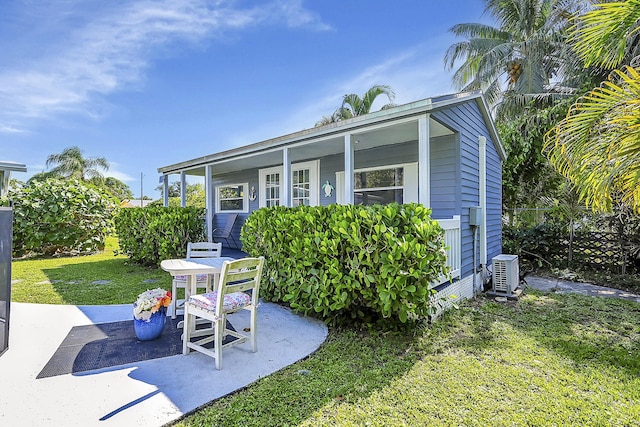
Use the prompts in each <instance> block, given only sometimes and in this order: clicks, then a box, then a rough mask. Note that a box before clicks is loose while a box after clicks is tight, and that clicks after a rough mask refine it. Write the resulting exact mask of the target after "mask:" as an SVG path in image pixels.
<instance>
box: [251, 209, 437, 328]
mask: <svg viewBox="0 0 640 427" xmlns="http://www.w3.org/2000/svg"><path fill="white" fill-rule="evenodd" d="M430 214H431V211H430V210H428V209H427V208H425V207H424V206H422V205H418V204H407V205H398V204H391V205H386V206H379V205H378V206H352V205H349V206H342V205H330V206H326V207H325V206H320V207H307V206H300V207H297V208H284V207H274V208H264V209H260V210H257V211H255V212H253V213H252V214H251V215H250V216H249V218H248V219H247V220H246V221H245V223H244V226H243V228H242V233H241V241H242V244H243V250H244V251H245V252H247V253H248V254H250V255H252V256H260V255H264V256H265V258H266V260H267V262H266V266H265V277H264V280H263V283H262V284H261V291H260V293H261V296H263V297H264V298H265V299H269V300H272V301H277V302H285V303H289V304H290V305H291V308H293V309H295V310H297V311H300V312H302V313H304V314H314V315H316V316H318V317H321V318H323V319H325V320H326V321H328V322H331V321H332V320H333V319H338V318H344V317H345V316H346V317H348V318H351V319H360V320H363V321H371V320H376V318H397V319H399V320H400V321H401V322H406V321H407V320H408V319H419V318H425V317H427V316H429V315H431V314H432V313H433V311H434V304H435V301H434V294H435V291H434V290H432V289H430V287H429V284H430V283H433V282H434V281H435V280H436V279H437V278H438V277H440V275H441V274H447V273H448V271H447V267H446V266H445V262H446V254H445V248H444V232H443V230H442V228H441V227H440V226H439V224H438V222H437V221H435V220H432V219H431V217H430Z"/></svg>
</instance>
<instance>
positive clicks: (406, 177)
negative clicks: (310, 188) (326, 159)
mask: <svg viewBox="0 0 640 427" xmlns="http://www.w3.org/2000/svg"><path fill="white" fill-rule="evenodd" d="M397 168H402V169H403V183H402V202H403V203H412V202H417V201H418V200H417V197H418V174H417V173H416V172H417V170H418V163H416V162H412V163H398V164H393V165H382V166H373V167H368V168H358V169H354V170H353V174H356V173H358V172H369V171H376V170H383V169H397ZM407 172H409V173H407ZM353 174H352V175H353ZM341 188H345V173H344V171H338V172H336V204H338V205H345V204H349V203H347V202H345V199H344V191H339V190H340V189H341ZM393 188H396V189H397V188H400V187H397V186H395V187H383V188H380V189H385V190H387V189H393ZM376 189H377V188H367V190H376ZM354 192H355V189H354V190H353V191H352V194H353V193H354ZM350 204H353V198H352V200H351V203H350Z"/></svg>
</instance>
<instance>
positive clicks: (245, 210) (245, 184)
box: [216, 182, 249, 213]
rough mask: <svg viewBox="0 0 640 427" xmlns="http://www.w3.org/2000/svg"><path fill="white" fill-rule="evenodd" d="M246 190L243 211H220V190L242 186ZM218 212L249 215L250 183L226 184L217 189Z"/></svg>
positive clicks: (243, 198)
mask: <svg viewBox="0 0 640 427" xmlns="http://www.w3.org/2000/svg"><path fill="white" fill-rule="evenodd" d="M240 185H242V187H243V188H244V195H243V196H242V209H240V210H238V209H235V210H221V209H220V189H221V188H225V187H235V186H240ZM216 212H218V213H248V212H249V183H248V182H243V183H237V184H224V185H219V186H217V187H216Z"/></svg>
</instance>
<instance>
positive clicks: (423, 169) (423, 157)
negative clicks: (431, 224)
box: [417, 114, 431, 207]
mask: <svg viewBox="0 0 640 427" xmlns="http://www.w3.org/2000/svg"><path fill="white" fill-rule="evenodd" d="M430 151H431V141H430V138H429V114H425V115H424V117H420V118H419V119H418V200H417V201H418V202H420V203H421V204H422V205H424V206H426V207H429V206H431V182H430V170H431V152H430Z"/></svg>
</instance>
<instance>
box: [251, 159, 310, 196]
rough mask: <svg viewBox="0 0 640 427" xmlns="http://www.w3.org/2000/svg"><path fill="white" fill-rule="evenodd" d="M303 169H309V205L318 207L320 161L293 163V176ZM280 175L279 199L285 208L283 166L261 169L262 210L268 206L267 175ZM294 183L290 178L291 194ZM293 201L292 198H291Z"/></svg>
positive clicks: (259, 192)
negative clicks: (266, 192) (283, 199)
mask: <svg viewBox="0 0 640 427" xmlns="http://www.w3.org/2000/svg"><path fill="white" fill-rule="evenodd" d="M303 169H309V204H310V205H311V206H318V205H319V204H320V160H311V161H308V162H301V163H293V164H291V175H293V173H294V172H297V171H299V170H303ZM274 173H277V174H280V185H279V187H280V197H279V201H280V204H281V205H282V206H284V204H283V202H282V195H283V193H284V192H283V186H284V179H283V167H282V166H274V167H271V168H264V169H260V170H259V171H258V175H259V184H258V195H259V196H258V199H259V206H260V207H261V208H264V207H266V206H267V204H266V198H265V193H264V191H265V189H266V184H267V182H266V181H267V179H266V177H267V175H270V174H274ZM292 182H293V180H292V179H291V177H290V178H289V183H290V185H289V194H291V193H292V191H291V190H292V188H293V187H292ZM290 199H291V198H290Z"/></svg>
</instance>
